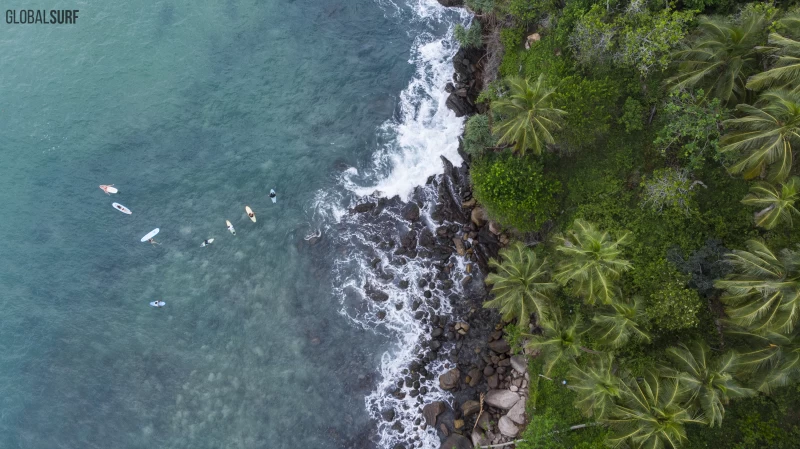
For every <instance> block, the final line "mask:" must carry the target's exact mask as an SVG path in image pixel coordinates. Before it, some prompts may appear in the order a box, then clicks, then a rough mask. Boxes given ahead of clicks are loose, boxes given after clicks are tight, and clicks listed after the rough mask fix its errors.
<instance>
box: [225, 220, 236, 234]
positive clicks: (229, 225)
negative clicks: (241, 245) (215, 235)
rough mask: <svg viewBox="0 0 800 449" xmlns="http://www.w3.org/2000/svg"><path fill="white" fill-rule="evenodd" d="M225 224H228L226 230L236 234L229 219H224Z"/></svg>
mask: <svg viewBox="0 0 800 449" xmlns="http://www.w3.org/2000/svg"><path fill="white" fill-rule="evenodd" d="M225 225H226V226H228V230H229V231H231V234H233V235H236V229H233V225H232V224H231V221H230V220H225Z"/></svg>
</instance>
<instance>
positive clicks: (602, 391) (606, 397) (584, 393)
mask: <svg viewBox="0 0 800 449" xmlns="http://www.w3.org/2000/svg"><path fill="white" fill-rule="evenodd" d="M613 368H614V358H613V356H612V355H610V354H605V355H601V356H599V357H597V358H595V359H594V360H593V361H592V363H590V364H589V366H587V367H580V366H578V365H573V366H572V367H571V369H570V374H569V378H570V382H569V388H570V389H571V390H573V391H575V393H577V396H578V398H577V400H576V401H575V406H576V407H577V408H578V409H580V410H581V412H583V414H584V415H586V416H588V417H594V418H595V419H602V418H604V417H606V416H608V414H609V413H611V410H612V409H613V408H614V400H616V399H617V398H619V396H620V394H622V385H621V384H622V381H621V380H620V378H619V377H617V375H616V374H615V373H614V369H613Z"/></svg>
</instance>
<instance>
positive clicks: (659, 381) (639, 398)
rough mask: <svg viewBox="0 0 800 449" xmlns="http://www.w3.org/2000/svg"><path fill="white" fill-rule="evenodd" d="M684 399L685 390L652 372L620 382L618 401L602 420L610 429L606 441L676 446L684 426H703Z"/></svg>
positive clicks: (682, 439)
mask: <svg viewBox="0 0 800 449" xmlns="http://www.w3.org/2000/svg"><path fill="white" fill-rule="evenodd" d="M684 399H685V390H682V389H681V388H680V386H679V385H678V382H677V381H676V380H675V379H670V378H659V377H658V375H657V374H656V373H655V372H653V371H648V372H647V373H645V375H644V376H643V377H642V378H641V380H638V381H637V380H636V379H630V380H629V381H628V382H625V383H623V389H622V395H621V398H620V401H619V403H618V404H617V406H616V407H614V410H613V411H612V416H611V418H609V419H607V420H606V422H608V424H610V425H611V430H612V433H611V436H609V442H611V443H612V444H614V445H615V446H619V445H621V444H626V443H627V444H628V445H630V446H632V447H635V448H652V449H663V448H677V447H679V446H680V445H681V443H684V442H685V441H686V430H685V429H684V425H686V424H690V423H698V424H703V423H705V421H704V420H703V418H702V417H701V416H698V415H697V414H696V413H694V411H693V409H692V408H691V407H687V406H686V405H684V403H683V401H684Z"/></svg>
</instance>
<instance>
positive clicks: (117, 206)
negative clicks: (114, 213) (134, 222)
mask: <svg viewBox="0 0 800 449" xmlns="http://www.w3.org/2000/svg"><path fill="white" fill-rule="evenodd" d="M111 205H112V206H114V209H116V210H118V211H120V212H122V213H123V214H128V215H130V214H132V213H133V212H131V210H130V209H128V208H127V207H125V206H123V205H122V204H119V203H111Z"/></svg>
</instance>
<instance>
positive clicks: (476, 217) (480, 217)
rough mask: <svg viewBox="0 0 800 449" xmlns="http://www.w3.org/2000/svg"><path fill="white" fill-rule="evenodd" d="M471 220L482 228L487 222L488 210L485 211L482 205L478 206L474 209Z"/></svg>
mask: <svg viewBox="0 0 800 449" xmlns="http://www.w3.org/2000/svg"><path fill="white" fill-rule="evenodd" d="M470 220H471V221H472V223H473V224H474V225H475V226H477V227H479V228H480V227H482V226H483V225H485V224H486V212H484V210H483V208H482V207H476V208H474V209H472V213H471V214H470Z"/></svg>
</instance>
